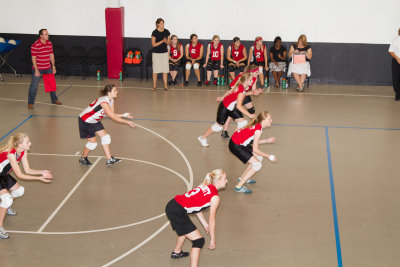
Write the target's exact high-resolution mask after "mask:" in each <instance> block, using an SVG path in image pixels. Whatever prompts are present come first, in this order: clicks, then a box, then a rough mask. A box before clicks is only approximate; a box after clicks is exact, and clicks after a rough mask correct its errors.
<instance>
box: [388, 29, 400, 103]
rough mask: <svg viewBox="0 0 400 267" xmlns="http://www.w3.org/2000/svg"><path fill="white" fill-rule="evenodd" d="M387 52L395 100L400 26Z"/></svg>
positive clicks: (399, 85) (399, 82)
mask: <svg viewBox="0 0 400 267" xmlns="http://www.w3.org/2000/svg"><path fill="white" fill-rule="evenodd" d="M389 54H390V55H391V56H392V57H393V58H392V79H393V89H394V92H395V93H396V96H395V97H394V100H395V101H399V100H400V28H399V31H398V35H397V37H396V38H394V39H393V42H392V44H391V45H390V47H389Z"/></svg>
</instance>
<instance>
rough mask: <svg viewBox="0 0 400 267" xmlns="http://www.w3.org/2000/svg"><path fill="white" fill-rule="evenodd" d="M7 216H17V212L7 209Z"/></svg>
mask: <svg viewBox="0 0 400 267" xmlns="http://www.w3.org/2000/svg"><path fill="white" fill-rule="evenodd" d="M7 215H10V216H15V215H17V212H16V211H15V210H13V209H12V208H8V209H7Z"/></svg>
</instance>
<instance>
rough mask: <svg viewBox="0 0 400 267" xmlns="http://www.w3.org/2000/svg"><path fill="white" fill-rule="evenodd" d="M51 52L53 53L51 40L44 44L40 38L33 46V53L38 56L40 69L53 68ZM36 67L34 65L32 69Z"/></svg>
mask: <svg viewBox="0 0 400 267" xmlns="http://www.w3.org/2000/svg"><path fill="white" fill-rule="evenodd" d="M50 54H53V45H52V43H51V42H50V41H49V40H47V41H46V43H45V44H43V43H42V42H41V41H40V38H39V39H38V40H37V41H36V42H34V43H33V45H32V46H31V55H32V56H36V64H37V67H38V69H39V70H47V69H51V64H50ZM34 68H35V67H33V66H32V69H34Z"/></svg>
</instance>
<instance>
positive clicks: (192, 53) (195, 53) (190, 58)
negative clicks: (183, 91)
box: [184, 33, 204, 86]
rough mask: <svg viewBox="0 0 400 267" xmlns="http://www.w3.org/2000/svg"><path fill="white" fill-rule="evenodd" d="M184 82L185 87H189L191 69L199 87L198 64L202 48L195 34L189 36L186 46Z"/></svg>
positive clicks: (201, 57)
mask: <svg viewBox="0 0 400 267" xmlns="http://www.w3.org/2000/svg"><path fill="white" fill-rule="evenodd" d="M185 52H186V66H185V68H186V81H185V84H184V85H185V86H188V85H189V76H190V69H191V68H192V67H193V69H194V73H195V74H196V77H197V86H201V84H202V83H201V79H200V64H201V61H202V60H203V53H204V47H203V45H202V44H201V43H199V38H198V37H197V35H196V34H194V33H193V34H192V35H190V43H189V44H187V45H186V48H185Z"/></svg>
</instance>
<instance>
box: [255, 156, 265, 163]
mask: <svg viewBox="0 0 400 267" xmlns="http://www.w3.org/2000/svg"><path fill="white" fill-rule="evenodd" d="M254 157H256V158H257V159H258V161H259V162H261V161H263V159H264V157H263V156H261V155H254Z"/></svg>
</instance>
